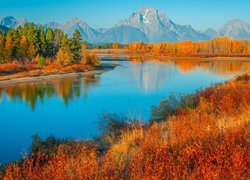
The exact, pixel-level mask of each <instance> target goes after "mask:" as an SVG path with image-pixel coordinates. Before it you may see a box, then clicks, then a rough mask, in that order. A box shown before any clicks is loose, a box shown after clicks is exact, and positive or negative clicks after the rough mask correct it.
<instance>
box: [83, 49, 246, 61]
mask: <svg viewBox="0 0 250 180" xmlns="http://www.w3.org/2000/svg"><path fill="white" fill-rule="evenodd" d="M88 51H89V52H92V53H96V54H99V55H113V59H114V60H117V56H126V57H127V60H131V61H133V60H138V59H143V60H152V59H156V60H162V61H164V60H199V61H250V56H219V55H218V56H217V55H213V56H211V55H210V56H209V55H200V56H188V55H178V56H177V55H173V54H165V55H164V54H153V53H147V52H132V51H129V50H128V49H93V50H88Z"/></svg>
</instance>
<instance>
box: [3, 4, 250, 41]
mask: <svg viewBox="0 0 250 180" xmlns="http://www.w3.org/2000/svg"><path fill="white" fill-rule="evenodd" d="M27 22H28V20H26V19H24V18H21V19H16V18H14V17H12V16H7V17H4V18H0V25H1V26H2V27H7V28H16V27H18V26H23V25H24V24H25V23H27ZM37 25H39V24H37ZM43 26H44V27H45V28H47V27H50V28H52V29H56V28H59V29H62V30H63V31H64V32H65V33H67V34H68V35H69V36H72V34H73V32H74V31H75V30H76V29H78V30H79V31H80V32H81V34H82V36H83V39H84V40H85V41H87V42H89V43H112V42H119V43H122V44H127V43H131V42H144V43H160V42H164V41H168V42H176V41H185V40H192V41H201V40H209V39H212V38H215V37H219V36H228V37H229V38H231V39H250V24H249V23H246V22H244V21H242V20H230V21H228V22H227V23H226V24H225V25H224V26H223V27H222V28H221V29H219V30H218V31H216V30H214V29H211V28H209V29H207V30H205V31H203V32H201V31H197V30H195V29H193V28H192V26H190V25H179V24H176V23H175V22H173V21H172V20H170V19H169V18H168V17H167V16H166V14H165V13H163V12H161V11H159V10H157V9H155V8H153V7H143V8H141V9H140V10H139V11H138V12H136V13H133V14H132V15H131V16H130V17H129V18H128V19H124V20H121V21H119V22H118V23H117V24H116V25H115V26H114V27H112V28H108V29H94V28H92V27H91V26H89V25H88V24H87V22H85V21H83V20H80V19H78V18H72V19H71V20H69V21H68V22H66V23H62V24H60V23H57V22H49V23H46V24H43Z"/></svg>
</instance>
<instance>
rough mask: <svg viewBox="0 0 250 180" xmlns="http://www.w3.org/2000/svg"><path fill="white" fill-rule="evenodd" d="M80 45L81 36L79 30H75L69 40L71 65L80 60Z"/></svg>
mask: <svg viewBox="0 0 250 180" xmlns="http://www.w3.org/2000/svg"><path fill="white" fill-rule="evenodd" d="M81 43H82V36H81V33H80V31H79V30H75V32H74V34H73V38H72V40H71V47H70V50H71V52H72V54H73V63H76V62H79V61H80V60H81Z"/></svg>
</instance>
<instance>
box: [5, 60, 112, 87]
mask: <svg viewBox="0 0 250 180" xmlns="http://www.w3.org/2000/svg"><path fill="white" fill-rule="evenodd" d="M116 66H117V65H116V64H103V65H102V66H101V67H99V68H95V69H93V70H86V71H84V72H68V73H57V74H46V75H34V76H33V75H32V74H27V75H28V77H23V74H13V75H6V76H0V87H4V86H9V85H16V84H19V83H29V82H41V81H45V80H46V81H48V80H57V79H64V78H78V77H83V76H87V75H97V74H102V73H104V72H107V71H111V70H113V69H114V68H115V67H116Z"/></svg>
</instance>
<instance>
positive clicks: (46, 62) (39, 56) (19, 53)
mask: <svg viewBox="0 0 250 180" xmlns="http://www.w3.org/2000/svg"><path fill="white" fill-rule="evenodd" d="M105 68H107V67H104V66H102V64H101V60H100V58H99V57H98V56H97V55H96V54H94V53H90V52H87V51H86V43H85V42H83V40H82V36H81V33H80V31H79V30H76V31H74V32H73V35H72V37H69V36H68V35H66V34H64V32H63V31H62V30H59V29H55V30H52V29H51V28H44V27H43V26H39V27H37V26H35V24H34V23H30V24H28V23H27V24H25V25H24V27H21V26H19V27H17V28H16V29H9V30H8V32H6V33H0V83H1V84H4V82H3V81H6V80H7V81H9V80H10V79H12V81H14V82H15V81H17V78H18V81H22V80H25V79H26V80H27V79H28V81H30V80H31V79H32V78H31V77H34V78H33V79H35V80H36V79H39V78H38V77H39V76H42V78H44V76H46V75H49V76H50V77H55V76H56V75H57V76H59V75H60V74H63V75H61V76H70V74H72V73H76V74H81V73H83V74H84V73H85V72H87V71H92V73H93V72H97V70H99V71H102V70H104V69H105ZM94 70H96V71H94ZM97 73H98V72H97ZM65 74H68V75H65ZM51 75H53V76H51ZM40 78H41V77H40ZM46 78H47V77H46ZM5 83H6V82H5Z"/></svg>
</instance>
